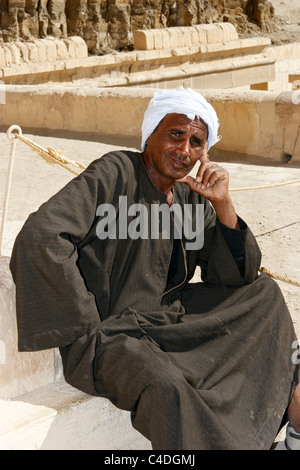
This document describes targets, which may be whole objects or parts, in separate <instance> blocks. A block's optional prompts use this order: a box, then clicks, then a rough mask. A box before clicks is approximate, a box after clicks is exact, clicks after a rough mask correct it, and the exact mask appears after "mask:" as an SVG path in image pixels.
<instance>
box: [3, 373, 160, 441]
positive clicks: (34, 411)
mask: <svg viewBox="0 0 300 470" xmlns="http://www.w3.org/2000/svg"><path fill="white" fill-rule="evenodd" d="M0 416H1V418H0V450H108V449H109V450H150V449H151V444H150V442H149V441H148V440H147V439H145V438H144V437H143V436H142V435H141V434H140V433H138V432H137V431H136V430H135V429H133V427H132V425H131V421H130V413H129V412H127V411H122V410H119V409H117V408H116V407H115V406H113V405H112V404H111V403H110V402H109V401H108V400H106V399H104V398H97V397H91V396H89V395H86V394H85V393H82V392H80V391H78V390H76V389H74V388H73V387H71V386H69V385H68V384H66V383H65V382H64V381H61V382H57V383H52V384H49V385H46V386H43V387H41V388H39V389H37V390H35V391H32V392H30V393H26V394H25V395H22V396H19V397H17V398H15V399H11V400H0Z"/></svg>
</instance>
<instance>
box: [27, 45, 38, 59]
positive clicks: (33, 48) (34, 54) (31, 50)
mask: <svg viewBox="0 0 300 470" xmlns="http://www.w3.org/2000/svg"><path fill="white" fill-rule="evenodd" d="M26 44H27V47H28V54H29V61H30V62H33V63H37V62H38V61H39V50H38V47H37V45H36V44H35V42H27V43H26Z"/></svg>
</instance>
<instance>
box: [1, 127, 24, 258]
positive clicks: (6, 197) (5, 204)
mask: <svg viewBox="0 0 300 470" xmlns="http://www.w3.org/2000/svg"><path fill="white" fill-rule="evenodd" d="M14 131H16V132H18V133H19V134H20V135H21V134H22V130H21V128H20V127H19V126H11V127H10V128H9V129H8V131H7V137H8V138H9V140H11V146H10V153H9V161H8V172H7V176H6V185H5V193H4V202H3V211H2V220H1V229H0V256H2V249H3V241H4V231H5V225H6V218H7V211H8V202H9V195H10V188H11V180H12V173H13V167H14V160H15V150H16V144H17V139H16V136H15V135H14Z"/></svg>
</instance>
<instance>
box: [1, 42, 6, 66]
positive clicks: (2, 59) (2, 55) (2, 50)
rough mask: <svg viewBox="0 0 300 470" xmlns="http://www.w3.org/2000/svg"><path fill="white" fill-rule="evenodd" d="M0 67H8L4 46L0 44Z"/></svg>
mask: <svg viewBox="0 0 300 470" xmlns="http://www.w3.org/2000/svg"><path fill="white" fill-rule="evenodd" d="M0 67H6V55H5V51H4V48H3V46H2V45H1V46H0Z"/></svg>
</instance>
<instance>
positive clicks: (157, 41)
mask: <svg viewBox="0 0 300 470" xmlns="http://www.w3.org/2000/svg"><path fill="white" fill-rule="evenodd" d="M152 34H153V39H154V49H163V35H162V31H161V30H160V29H157V30H156V31H153V32H152Z"/></svg>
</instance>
